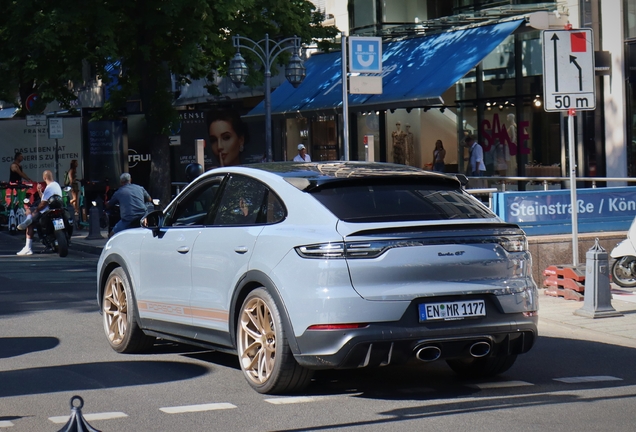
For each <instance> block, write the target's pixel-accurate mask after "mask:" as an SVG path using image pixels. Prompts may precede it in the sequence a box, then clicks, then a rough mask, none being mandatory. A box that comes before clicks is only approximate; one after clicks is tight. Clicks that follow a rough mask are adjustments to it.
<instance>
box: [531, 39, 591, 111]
mask: <svg viewBox="0 0 636 432" xmlns="http://www.w3.org/2000/svg"><path fill="white" fill-rule="evenodd" d="M542 42H543V107H544V109H545V110H546V111H567V110H569V109H575V110H577V111H578V110H593V109H595V108H596V95H595V88H594V81H595V80H594V39H593V36H592V30H591V29H576V30H544V31H543V32H542Z"/></svg>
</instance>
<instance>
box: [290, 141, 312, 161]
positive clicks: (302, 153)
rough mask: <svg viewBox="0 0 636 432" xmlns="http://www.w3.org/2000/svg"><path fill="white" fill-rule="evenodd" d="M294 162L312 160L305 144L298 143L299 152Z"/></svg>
mask: <svg viewBox="0 0 636 432" xmlns="http://www.w3.org/2000/svg"><path fill="white" fill-rule="evenodd" d="M294 162H311V156H309V155H308V154H307V149H306V148H305V144H298V154H297V155H296V157H295V158H294Z"/></svg>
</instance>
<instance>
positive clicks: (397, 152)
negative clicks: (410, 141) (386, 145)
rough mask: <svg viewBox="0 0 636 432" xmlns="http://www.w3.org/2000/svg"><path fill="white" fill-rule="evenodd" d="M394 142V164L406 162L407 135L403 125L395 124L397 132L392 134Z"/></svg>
mask: <svg viewBox="0 0 636 432" xmlns="http://www.w3.org/2000/svg"><path fill="white" fill-rule="evenodd" d="M391 138H392V140H393V163H397V164H404V163H405V162H406V133H405V132H404V131H403V130H402V123H400V122H396V123H395V130H394V131H393V132H391Z"/></svg>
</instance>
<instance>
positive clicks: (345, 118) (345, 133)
mask: <svg viewBox="0 0 636 432" xmlns="http://www.w3.org/2000/svg"><path fill="white" fill-rule="evenodd" d="M340 35H341V36H340V37H341V41H342V147H343V153H344V154H343V156H344V160H346V161H348V160H349V90H348V89H347V36H345V34H344V32H342V33H340Z"/></svg>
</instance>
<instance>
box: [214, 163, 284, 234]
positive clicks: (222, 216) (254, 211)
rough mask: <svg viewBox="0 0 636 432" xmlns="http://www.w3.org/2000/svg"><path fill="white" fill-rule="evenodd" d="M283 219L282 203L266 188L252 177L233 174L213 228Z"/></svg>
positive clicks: (225, 189)
mask: <svg viewBox="0 0 636 432" xmlns="http://www.w3.org/2000/svg"><path fill="white" fill-rule="evenodd" d="M270 215H271V216H270ZM284 217H285V209H284V207H283V205H282V203H281V202H280V200H279V199H278V198H277V197H276V195H275V194H274V193H273V192H271V191H270V190H269V188H268V187H267V186H265V185H264V184H263V183H261V182H259V181H257V180H254V179H252V178H249V177H243V176H238V175H234V176H232V177H231V178H230V180H229V181H228V184H227V186H226V187H225V188H224V193H223V196H222V198H221V201H220V203H219V208H218V211H217V213H216V218H215V220H214V225H256V224H266V223H273V222H278V221H279V220H282V219H283V218H284ZM277 218H278V219H277Z"/></svg>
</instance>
